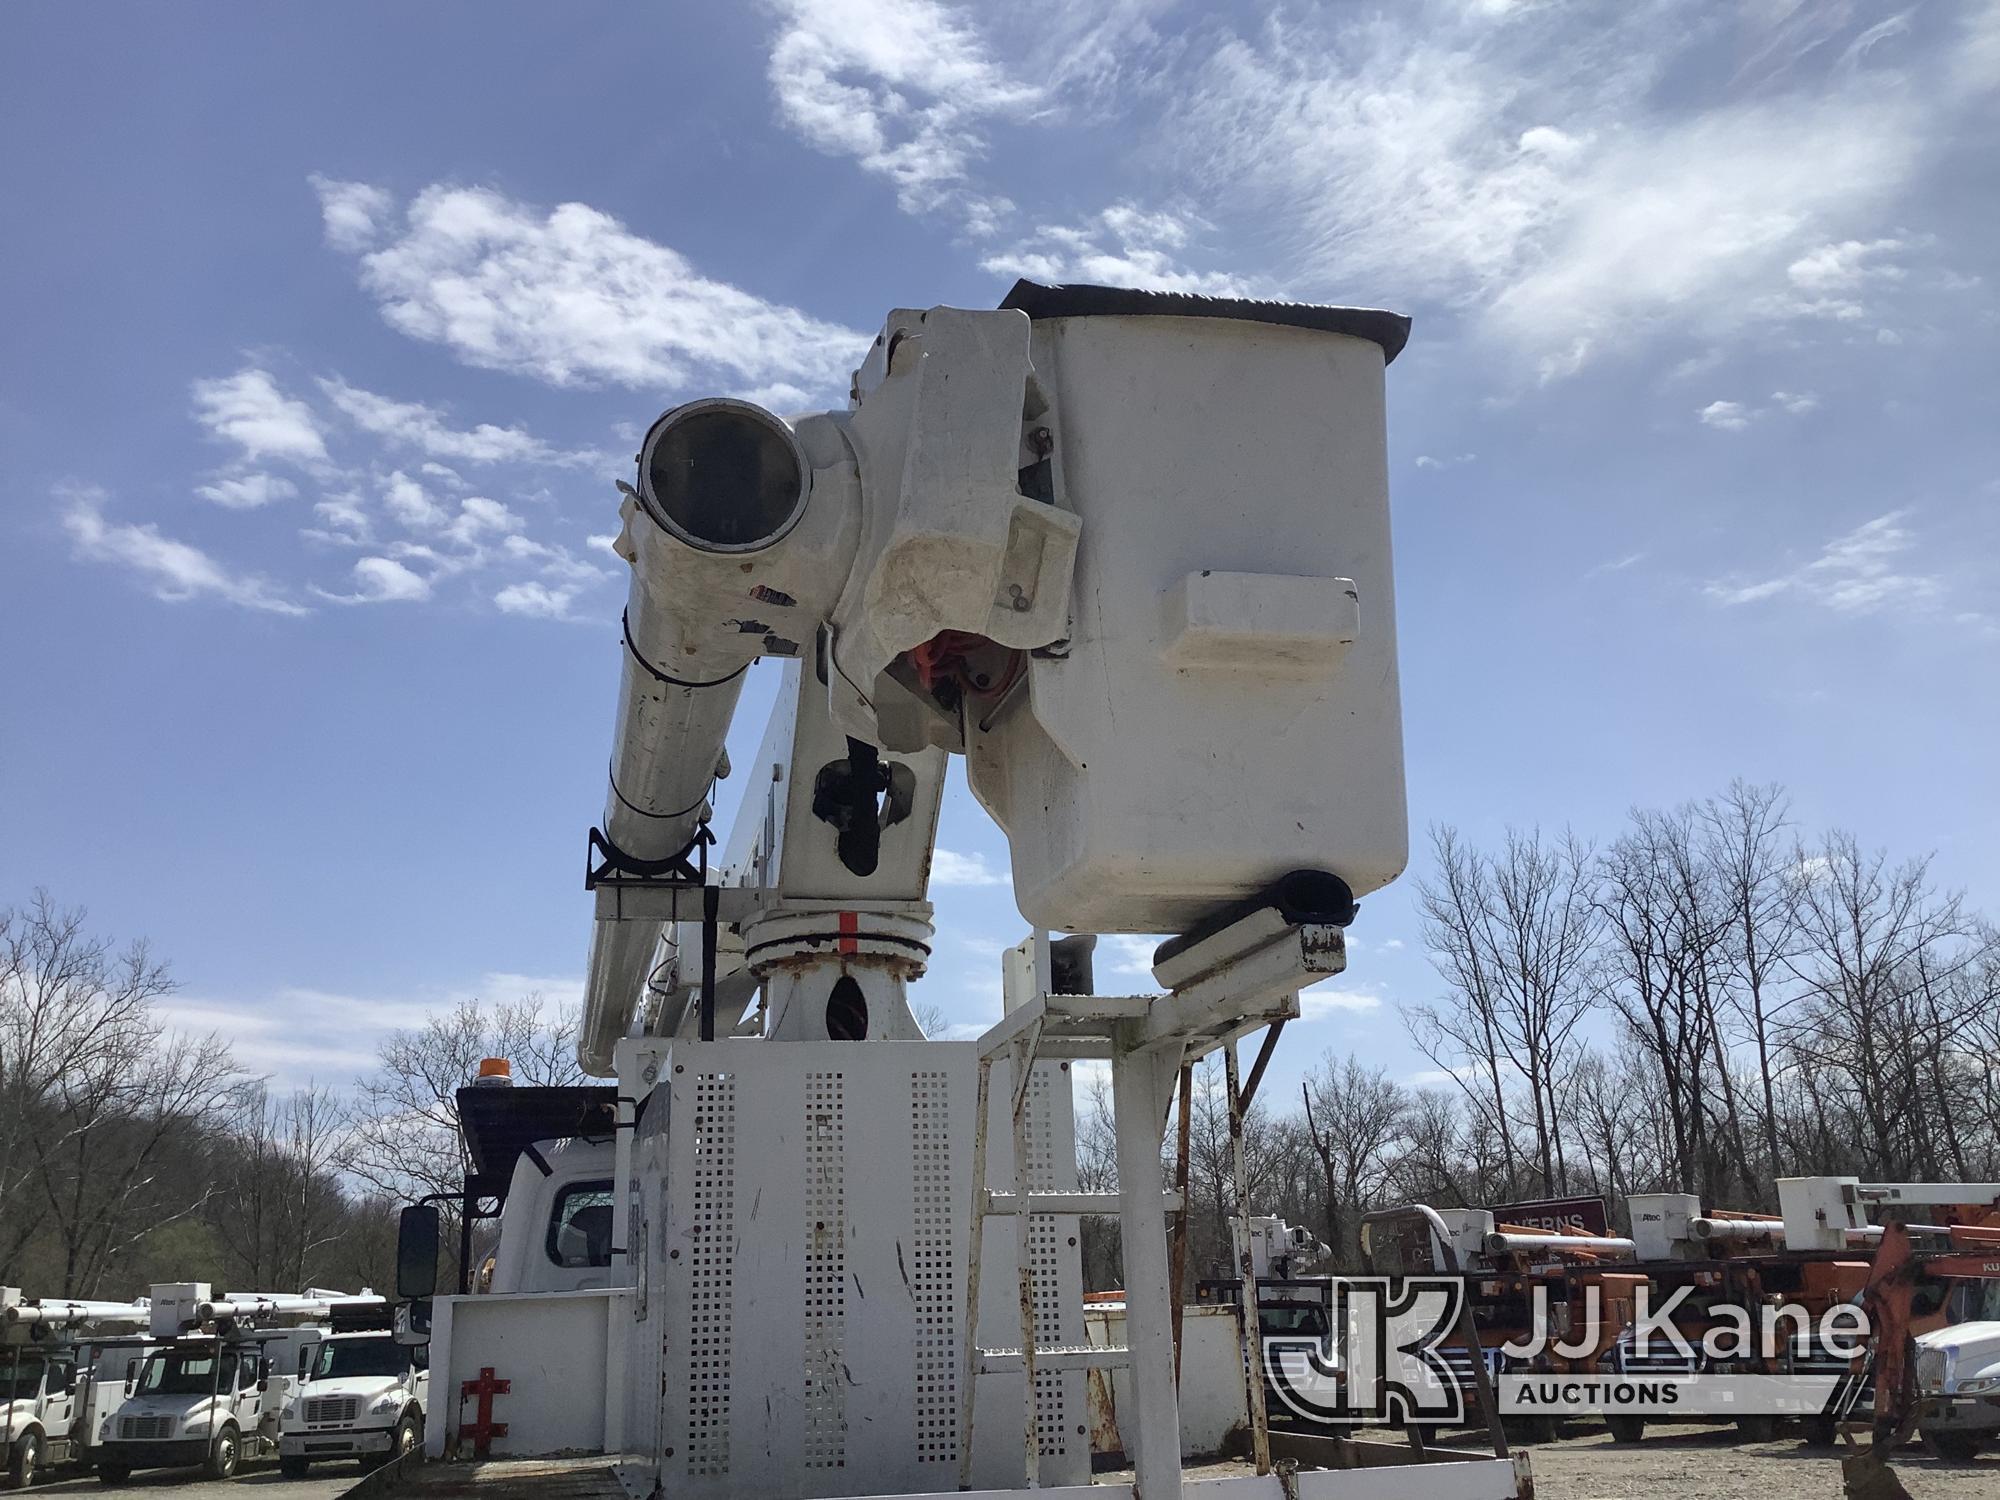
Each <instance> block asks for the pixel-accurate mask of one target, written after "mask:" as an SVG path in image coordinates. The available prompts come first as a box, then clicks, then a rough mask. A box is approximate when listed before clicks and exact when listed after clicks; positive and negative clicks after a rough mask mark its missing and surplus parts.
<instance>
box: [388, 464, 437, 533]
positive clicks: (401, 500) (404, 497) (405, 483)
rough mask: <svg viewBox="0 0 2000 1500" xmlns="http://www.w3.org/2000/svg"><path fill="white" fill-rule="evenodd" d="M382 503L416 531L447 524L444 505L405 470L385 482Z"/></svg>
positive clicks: (398, 519)
mask: <svg viewBox="0 0 2000 1500" xmlns="http://www.w3.org/2000/svg"><path fill="white" fill-rule="evenodd" d="M382 505H383V508H384V509H385V510H387V511H388V512H389V514H390V515H391V516H392V517H394V518H395V519H396V520H397V521H398V522H400V523H401V524H403V525H404V526H407V527H409V528H410V529H411V530H412V531H431V530H435V529H436V528H437V527H439V526H442V525H444V523H445V512H444V507H443V506H441V505H439V504H438V503H437V501H435V500H433V499H432V498H431V497H430V494H429V492H427V491H426V490H425V489H424V487H423V486H422V485H420V484H418V483H417V482H416V480H414V479H412V478H410V476H409V475H407V474H405V473H404V472H403V471H402V470H401V469H397V470H395V471H394V472H393V473H391V474H390V475H389V477H388V478H387V479H386V480H384V481H383V482H382Z"/></svg>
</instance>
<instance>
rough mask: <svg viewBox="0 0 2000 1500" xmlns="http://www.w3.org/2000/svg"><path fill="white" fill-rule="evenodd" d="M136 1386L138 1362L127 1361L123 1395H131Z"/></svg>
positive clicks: (137, 1381) (134, 1360) (137, 1382)
mask: <svg viewBox="0 0 2000 1500" xmlns="http://www.w3.org/2000/svg"><path fill="white" fill-rule="evenodd" d="M138 1384H139V1361H138V1360H136V1359H128V1360H126V1361H125V1394H126V1395H128V1396H129V1395H131V1394H132V1391H133V1388H134V1387H136V1386H137V1385H138Z"/></svg>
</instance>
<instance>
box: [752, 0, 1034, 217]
mask: <svg viewBox="0 0 2000 1500" xmlns="http://www.w3.org/2000/svg"><path fill="white" fill-rule="evenodd" d="M777 8H778V10H779V13H780V16H781V18H782V19H781V24H780V27H779V31H778V34H777V36H776V37H775V38H774V39H773V41H772V43H771V55H770V62H769V67H768V73H769V77H770V80H771V87H772V89H773V91H774V92H775V93H776V95H777V100H778V112H779V115H780V116H781V117H782V118H783V120H784V122H785V123H786V124H787V125H789V126H790V127H791V128H792V129H793V130H795V131H797V132H798V133H799V135H800V136H802V137H803V138H804V139H805V140H806V141H807V142H808V143H809V144H811V145H813V146H814V147H816V148H818V149H819V150H821V151H825V152H828V153H830V154H832V155H837V156H848V157H852V158H853V159H854V160H855V161H856V162H857V163H859V164H860V166H861V168H862V170H863V171H866V172H870V173H873V174H874V175H876V176H879V177H883V178H886V179H887V180H888V181H890V182H892V183H894V184H895V187H896V191H897V199H898V202H899V203H900V204H901V206H902V208H903V209H904V210H905V211H906V212H909V213H923V212H926V211H929V210H932V209H935V208H937V207H939V206H940V205H943V204H946V203H951V204H953V205H954V206H956V207H957V208H958V209H959V210H960V211H961V213H962V215H963V218H964V220H965V222H966V224H967V227H968V228H969V229H970V230H971V232H973V233H975V234H983V233H989V232H991V230H992V229H993V228H994V227H995V225H996V223H997V220H998V218H999V216H1000V214H1001V213H1003V212H1004V211H1005V209H1006V207H1007V206H1008V205H1006V204H1004V202H996V201H994V200H993V199H991V198H989V197H986V196H983V195H980V194H977V193H972V192H968V191H967V190H966V189H965V188H964V186H963V184H964V181H965V179H966V176H967V173H968V170H969V168H970V166H971V163H972V162H973V161H974V160H975V159H976V158H977V157H978V156H980V155H981V154H982V152H983V150H984V145H985V143H984V139H983V136H982V133H981V127H982V125H983V124H984V122H986V121H987V120H989V119H991V118H994V117H996V116H1007V115H1018V114H1021V113H1023V112H1025V111H1027V110H1030V109H1032V108H1033V107H1034V106H1035V105H1036V104H1037V103H1038V102H1039V101H1040V100H1041V98H1042V90H1041V89H1040V88H1038V87H1036V86H1034V85H1031V84H1025V83H1020V82H1017V81H1015V80H1014V79H1013V78H1011V77H1009V76H1008V74H1007V71H1006V70H1005V69H1004V68H1003V67H1002V66H1001V65H1000V64H999V63H998V62H996V61H995V60H994V58H993V56H992V55H991V53H990V51H989V50H988V48H987V45H986V43H985V41H984V39H983V38H982V37H981V36H980V35H979V32H978V30H977V29H976V27H975V26H974V24H973V22H972V19H971V15H970V13H968V12H964V11H960V10H957V9H955V8H954V7H952V6H949V5H944V4H940V3H937V0H780V3H779V4H778V7H777Z"/></svg>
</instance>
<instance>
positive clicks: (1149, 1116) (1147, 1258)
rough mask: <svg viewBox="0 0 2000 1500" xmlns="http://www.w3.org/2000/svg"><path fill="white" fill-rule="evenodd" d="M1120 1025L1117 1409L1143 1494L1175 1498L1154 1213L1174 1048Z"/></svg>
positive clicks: (1173, 1429) (1116, 1083)
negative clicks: (1121, 1329) (1122, 1371)
mask: <svg viewBox="0 0 2000 1500" xmlns="http://www.w3.org/2000/svg"><path fill="white" fill-rule="evenodd" d="M1133 1029H1134V1028H1133V1027H1132V1026H1131V1025H1129V1024H1126V1025H1121V1026H1120V1027H1119V1028H1118V1031H1119V1036H1118V1039H1117V1041H1116V1042H1115V1044H1114V1045H1113V1048H1112V1052H1111V1098H1112V1109H1113V1115H1114V1120H1115V1125H1116V1134H1117V1149H1118V1193H1119V1197H1120V1199H1121V1202H1120V1204H1119V1225H1120V1230H1121V1236H1122V1241H1123V1245H1124V1254H1125V1335H1126V1338H1125V1341H1126V1344H1127V1345H1128V1347H1129V1348H1130V1349H1131V1351H1132V1354H1131V1359H1132V1394H1133V1397H1134V1398H1135V1399H1134V1403H1133V1405H1134V1407H1135V1410H1134V1411H1133V1412H1132V1413H1131V1420H1129V1421H1128V1420H1127V1419H1126V1414H1125V1413H1123V1412H1121V1413H1120V1423H1119V1425H1120V1426H1121V1427H1122V1428H1124V1429H1125V1431H1126V1434H1127V1438H1128V1442H1127V1448H1128V1451H1129V1454H1130V1457H1131V1459H1132V1467H1133V1469H1134V1471H1135V1472H1134V1479H1135V1484H1134V1489H1135V1491H1136V1493H1138V1494H1141V1495H1143V1496H1145V1497H1146V1500H1180V1496H1181V1417H1180V1404H1179V1400H1178V1396H1177V1393H1176V1391H1175V1388H1174V1350H1173V1338H1174V1326H1173V1307H1172V1306H1171V1304H1170V1299H1171V1297H1172V1290H1171V1287H1172V1268H1171V1267H1170V1266H1169V1265H1168V1256H1167V1219H1166V1215H1165V1214H1163V1213H1161V1212H1160V1202H1161V1197H1162V1194H1163V1193H1164V1192H1165V1189H1166V1184H1165V1183H1164V1182H1162V1181H1161V1174H1160V1127H1161V1124H1162V1122H1163V1121H1164V1120H1165V1119H1166V1112H1167V1102H1168V1100H1167V1087H1168V1083H1169V1080H1171V1079H1172V1078H1173V1076H1174V1072H1175V1070H1176V1069H1177V1068H1178V1067H1179V1066H1180V1053H1181V1049H1180V1048H1179V1047H1172V1048H1142V1049H1134V1048H1133V1046H1132V1044H1131V1043H1132V1038H1131V1034H1130V1033H1131V1032H1132V1030H1133Z"/></svg>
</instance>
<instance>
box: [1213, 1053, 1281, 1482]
mask: <svg viewBox="0 0 2000 1500" xmlns="http://www.w3.org/2000/svg"><path fill="white" fill-rule="evenodd" d="M1273 1029H1274V1030H1275V1029H1276V1028H1273ZM1222 1070H1223V1080H1224V1082H1225V1083H1226V1084H1227V1085H1228V1089H1229V1165H1230V1170H1231V1171H1232V1172H1233V1173H1234V1174H1235V1177H1236V1228H1235V1230H1234V1232H1233V1234H1232V1238H1233V1239H1234V1240H1235V1242H1236V1244H1235V1247H1234V1248H1235V1250H1236V1269H1237V1273H1238V1274H1239V1275H1240V1276H1242V1278H1243V1296H1242V1298H1241V1299H1240V1305H1239V1307H1238V1309H1237V1311H1238V1312H1239V1314H1240V1315H1241V1318H1240V1323H1239V1325H1238V1332H1239V1336H1240V1338H1241V1341H1242V1348H1243V1401H1244V1411H1245V1413H1246V1414H1247V1415H1248V1416H1249V1418H1250V1457H1251V1458H1252V1459H1253V1460H1254V1461H1255V1463H1256V1465H1257V1472H1258V1473H1259V1474H1268V1473H1270V1472H1271V1418H1270V1414H1269V1413H1268V1412H1267V1411H1266V1410H1265V1409H1264V1360H1263V1338H1262V1333H1263V1314H1262V1310H1261V1309H1260V1308H1259V1306H1258V1303H1257V1261H1256V1256H1255V1255H1254V1254H1252V1252H1251V1249H1250V1173H1249V1170H1248V1169H1247V1168H1246V1167H1245V1165H1244V1162H1243V1114H1244V1103H1243V1088H1242V1084H1241V1082H1240V1080H1239V1079H1238V1078H1237V1074H1236V1043H1235V1042H1234V1041H1233V1040H1232V1041H1230V1042H1227V1043H1225V1044H1224V1046H1223V1049H1222Z"/></svg>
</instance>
